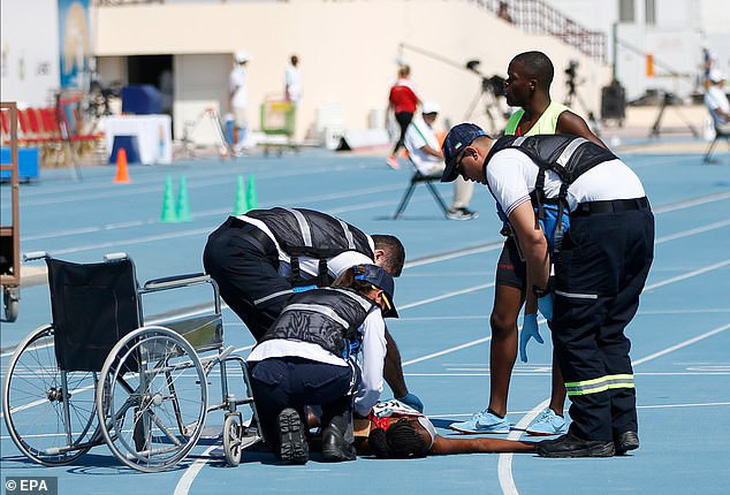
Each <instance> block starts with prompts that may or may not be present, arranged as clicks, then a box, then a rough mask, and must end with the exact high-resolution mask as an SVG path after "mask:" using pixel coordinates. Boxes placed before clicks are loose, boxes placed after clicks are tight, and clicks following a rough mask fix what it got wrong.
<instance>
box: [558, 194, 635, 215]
mask: <svg viewBox="0 0 730 495" xmlns="http://www.w3.org/2000/svg"><path fill="white" fill-rule="evenodd" d="M645 208H649V200H648V199H646V196H644V197H643V198H634V199H615V200H613V201H592V202H590V203H581V204H579V205H578V207H577V208H576V209H575V210H574V211H573V212H571V214H570V216H573V217H578V216H584V215H593V214H596V213H619V212H622V211H630V210H643V209H645Z"/></svg>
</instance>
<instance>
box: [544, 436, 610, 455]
mask: <svg viewBox="0 0 730 495" xmlns="http://www.w3.org/2000/svg"><path fill="white" fill-rule="evenodd" d="M615 452H616V449H615V448H614V445H613V442H601V441H597V440H583V439H582V438H578V437H576V436H575V435H573V434H572V433H570V432H568V433H566V434H565V435H562V436H560V437H558V438H556V439H555V440H546V441H544V442H540V443H539V444H537V455H539V456H540V457H613V455H614V454H615Z"/></svg>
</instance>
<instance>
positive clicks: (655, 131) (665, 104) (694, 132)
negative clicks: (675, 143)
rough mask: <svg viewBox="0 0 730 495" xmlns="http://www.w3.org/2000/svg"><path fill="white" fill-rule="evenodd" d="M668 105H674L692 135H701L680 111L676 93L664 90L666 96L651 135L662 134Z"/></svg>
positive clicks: (657, 135)
mask: <svg viewBox="0 0 730 495" xmlns="http://www.w3.org/2000/svg"><path fill="white" fill-rule="evenodd" d="M667 107H673V108H674V111H675V112H676V113H677V115H679V118H680V119H682V121H683V122H684V125H686V126H687V128H688V129H689V130H690V132H691V133H692V136H694V137H700V133H699V132H698V131H697V129H696V128H695V126H693V125H692V123H691V122H690V121H689V120H688V119H687V117H685V116H684V114H682V112H680V111H679V109H678V108H676V106H675V105H674V95H673V94H672V93H667V92H666V91H665V92H664V97H663V98H662V105H661V107H659V113H658V114H657V116H656V120H655V121H654V125H652V126H651V132H650V133H649V137H659V135H660V134H661V127H662V117H664V110H666V109H667Z"/></svg>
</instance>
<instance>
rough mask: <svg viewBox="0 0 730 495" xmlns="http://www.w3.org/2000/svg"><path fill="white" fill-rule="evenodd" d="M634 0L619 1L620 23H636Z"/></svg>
mask: <svg viewBox="0 0 730 495" xmlns="http://www.w3.org/2000/svg"><path fill="white" fill-rule="evenodd" d="M634 11H635V9H634V0H619V2H618V20H619V22H634V17H635V13H634Z"/></svg>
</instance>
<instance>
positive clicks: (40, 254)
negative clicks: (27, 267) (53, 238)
mask: <svg viewBox="0 0 730 495" xmlns="http://www.w3.org/2000/svg"><path fill="white" fill-rule="evenodd" d="M50 257H51V256H50V255H49V254H48V252H46V251H31V252H30V253H23V263H27V262H28V261H36V260H44V259H46V258H50Z"/></svg>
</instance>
